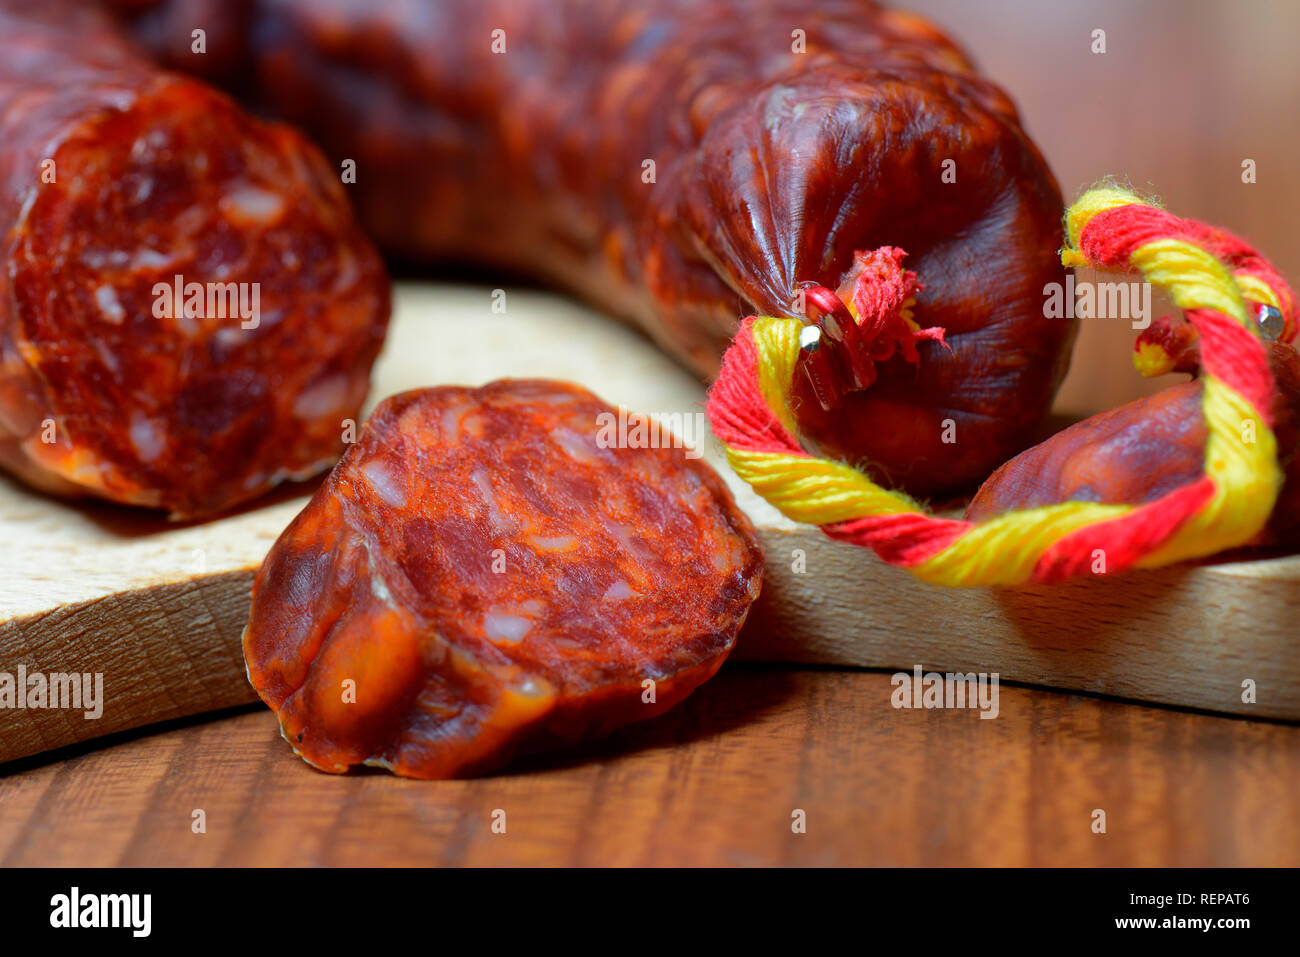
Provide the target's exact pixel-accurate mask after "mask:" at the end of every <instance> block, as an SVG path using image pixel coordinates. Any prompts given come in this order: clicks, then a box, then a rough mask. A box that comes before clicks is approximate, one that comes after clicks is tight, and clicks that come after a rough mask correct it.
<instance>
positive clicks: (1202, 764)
mask: <svg viewBox="0 0 1300 957" xmlns="http://www.w3.org/2000/svg"><path fill="white" fill-rule="evenodd" d="M891 691H892V687H891V685H890V676H889V675H888V674H885V673H879V672H865V671H839V670H791V669H780V668H766V667H759V666H748V665H746V666H740V665H728V666H727V667H725V668H724V669H723V670H722V672H721V673H720V674H719V676H718V677H717V678H716V679H715V680H714V681H712V682H710V683H708V684H706V685H704V686H703V687H702V688H701V689H700V690H699V691H698V692H696V694H695V695H694V696H693V697H691V698H690V699H689V700H688V701H687V702H686V703H685V704H684V705H683V706H682V707H680V708H678V709H676V710H675V711H672V712H669V713H668V714H666V715H664V716H662V717H661V718H659V719H656V720H654V721H651V722H648V723H646V724H643V725H639V726H632V727H630V728H627V729H624V730H623V731H622V732H620V733H618V734H617V735H616V736H615V737H613V738H611V739H608V740H606V741H604V742H601V743H599V744H596V745H594V746H590V747H588V748H587V749H585V750H584V751H582V752H579V753H575V754H572V755H568V756H565V757H564V758H560V759H555V758H551V759H547V760H542V759H534V760H532V761H530V762H529V764H528V765H527V766H526V767H524V768H519V769H516V770H515V771H513V772H512V773H509V774H501V775H497V776H494V777H488V778H482V779H478V780H470V781H438V782H421V781H406V780H400V779H396V778H393V777H390V776H388V775H386V774H382V773H362V774H354V775H349V776H333V775H327V774H322V773H320V772H317V771H314V770H312V769H311V768H309V767H308V766H307V765H305V764H303V763H302V762H301V761H299V760H298V759H297V758H296V757H294V756H293V754H292V752H291V751H290V749H289V747H288V745H287V744H285V742H284V741H282V740H281V739H280V736H279V733H278V728H277V725H276V722H275V719H274V717H273V716H272V715H271V714H270V712H268V711H265V710H263V709H260V708H259V709H256V710H253V711H248V712H244V713H240V714H238V715H235V716H227V717H223V718H221V719H220V720H209V721H204V722H200V723H194V724H190V725H187V726H185V727H180V728H175V729H172V730H168V731H166V732H164V733H161V734H156V735H151V736H140V737H136V738H133V739H131V740H128V741H125V742H122V743H119V744H116V745H115V746H113V747H109V748H99V749H94V750H88V751H85V752H84V753H79V754H77V755H76V756H73V757H67V758H63V759H60V760H53V761H50V760H48V759H47V760H46V762H45V763H34V764H29V765H25V766H23V767H22V769H21V770H19V771H17V772H16V773H11V774H9V775H8V776H6V777H3V778H0V863H2V864H4V865H10V866H12V865H59V864H66V865H203V866H213V865H218V866H222V865H318V864H325V865H377V864H401V865H428V864H438V865H457V864H467V865H489V864H506V865H566V864H576V865H606V864H609V865H676V864H681V865H779V864H794V865H874V864H893V865H922V864H936V865H1066V864H1085V865H1090V864H1097V865H1234V864H1239V865H1255V864H1267V865H1292V866H1294V865H1296V864H1300V802H1297V800H1296V795H1297V794H1298V793H1300V727H1296V726H1293V725H1285V724H1276V723H1270V722H1263V721H1247V720H1241V719H1236V718H1223V717H1214V716H1210V715H1204V714H1195V713H1190V712H1180V711H1172V710H1163V709H1158V708H1149V707H1144V706H1139V705H1133V704H1126V703H1122V702H1116V701H1107V700H1103V699H1098V698H1090V697H1083V696H1077V695H1065V694H1057V693H1054V692H1046V691H1032V690H1028V689H1023V688H1014V687H1008V686H1003V687H1002V689H1001V695H1000V713H999V715H998V717H997V718H994V719H991V720H987V719H984V720H982V719H980V718H979V717H978V714H977V712H975V711H969V710H948V711H942V710H934V711H911V710H895V709H894V708H893V707H892V705H891V703H890V695H891ZM1098 808H1100V809H1102V810H1104V811H1105V812H1106V825H1107V830H1106V833H1105V834H1094V833H1093V831H1092V822H1093V812H1094V810H1095V809H1098ZM195 809H201V810H203V812H204V814H205V816H206V833H202V834H196V833H193V831H192V829H191V822H192V820H193V813H194V811H195ZM795 809H802V810H803V811H804V812H805V814H806V821H807V829H806V833H803V834H795V833H793V832H792V828H791V822H792V814H793V812H794V811H795ZM497 810H503V811H504V812H505V833H504V834H494V833H493V830H492V821H493V813H494V812H495V811H497Z"/></svg>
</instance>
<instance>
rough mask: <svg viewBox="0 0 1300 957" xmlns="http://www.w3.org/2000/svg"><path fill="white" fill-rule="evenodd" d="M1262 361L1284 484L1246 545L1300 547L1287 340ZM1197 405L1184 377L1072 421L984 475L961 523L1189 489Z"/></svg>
mask: <svg viewBox="0 0 1300 957" xmlns="http://www.w3.org/2000/svg"><path fill="white" fill-rule="evenodd" d="M1161 321H1162V322H1163V321H1165V320H1161ZM1179 324H1180V325H1185V324H1186V323H1185V322H1184V321H1182V320H1179ZM1269 360H1270V364H1271V366H1272V369H1273V381H1274V392H1273V409H1272V412H1273V432H1274V435H1275V436H1276V437H1277V452H1278V462H1279V464H1280V465H1281V466H1282V471H1283V476H1284V480H1283V485H1282V489H1281V491H1280V492H1279V494H1278V500H1277V504H1276V505H1275V506H1274V508H1273V515H1272V517H1271V518H1270V519H1269V523H1268V525H1267V527H1266V528H1265V529H1264V531H1263V533H1262V534H1261V535H1260V537H1259V539H1258V540H1257V541H1256V542H1255V543H1253V544H1260V545H1284V546H1294V545H1296V544H1300V354H1297V352H1296V349H1295V347H1294V346H1292V345H1291V344H1290V343H1285V342H1272V343H1270V344H1269ZM1201 401H1202V386H1201V383H1200V382H1198V381H1195V380H1193V381H1191V382H1183V383H1180V384H1178V385H1175V386H1171V387H1170V388H1168V389H1164V390H1163V391H1161V392H1157V393H1156V394H1155V395H1151V396H1147V397H1145V398H1142V399H1137V400H1136V401H1133V402H1130V403H1128V404H1127V405H1122V406H1120V407H1119V408H1116V409H1110V410H1109V411H1106V412H1102V413H1099V414H1097V415H1094V416H1092V417H1091V418H1089V419H1085V420H1084V421H1082V422H1078V423H1076V424H1075V425H1072V426H1070V427H1069V428H1067V429H1064V430H1062V431H1060V432H1058V433H1057V434H1056V435H1053V436H1052V437H1051V438H1049V439H1047V440H1046V441H1045V442H1042V443H1041V444H1039V445H1036V446H1034V447H1033V448H1031V449H1027V450H1026V451H1024V452H1022V453H1021V454H1020V455H1018V456H1016V457H1015V458H1013V459H1011V461H1009V462H1007V463H1006V464H1005V465H1003V466H1002V467H1001V468H999V469H998V470H997V471H995V472H994V473H993V474H992V475H991V476H989V478H988V481H986V482H985V483H984V485H982V486H981V487H980V490H979V492H978V493H977V494H976V495H975V498H974V499H972V501H971V503H970V507H969V508H968V509H967V512H966V518H968V519H970V520H971V521H983V520H985V519H988V518H991V517H993V516H995V515H999V514H1001V513H1002V512H1006V511H1010V510H1012V509H1020V508H1034V507H1036V506H1040V505H1054V504H1056V503H1058V502H1104V503H1106V504H1145V503H1147V502H1151V501H1154V500H1155V499H1157V498H1159V497H1161V496H1163V495H1167V494H1168V493H1170V492H1172V491H1174V490H1175V489H1177V488H1180V487H1181V486H1184V485H1187V484H1189V483H1191V482H1194V481H1196V480H1197V479H1199V478H1200V477H1201V476H1202V475H1203V474H1204V470H1205V447H1206V442H1207V439H1208V436H1209V430H1208V429H1207V428H1206V424H1205V416H1204V414H1203V413H1202V411H1201Z"/></svg>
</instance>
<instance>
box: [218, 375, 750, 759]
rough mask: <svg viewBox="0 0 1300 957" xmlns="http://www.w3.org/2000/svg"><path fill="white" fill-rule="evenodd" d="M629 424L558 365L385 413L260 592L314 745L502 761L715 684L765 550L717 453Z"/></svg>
mask: <svg viewBox="0 0 1300 957" xmlns="http://www.w3.org/2000/svg"><path fill="white" fill-rule="evenodd" d="M618 415H619V413H617V412H616V411H615V410H613V409H611V408H610V407H609V406H607V405H605V404H604V403H602V402H601V401H600V400H599V399H597V398H596V397H595V396H593V395H592V394H591V393H589V392H586V391H585V390H583V389H581V388H579V387H577V386H573V385H569V384H566V383H559V382H548V381H540V380H501V381H497V382H493V383H490V384H488V385H486V386H483V387H482V388H478V389H467V388H460V387H451V386H445V387H440V388H435V389H426V390H417V391H413V392H404V393H401V394H399V395H396V396H393V397H391V398H389V399H386V400H385V401H384V402H382V403H381V404H380V405H379V407H378V408H377V409H376V410H375V412H374V414H373V415H372V416H371V417H370V419H369V420H368V421H367V422H366V425H365V427H364V429H363V430H362V432H361V434H360V435H359V436H358V439H357V442H356V444H355V445H353V446H352V447H351V448H350V449H349V450H348V451H347V452H346V454H344V456H343V458H342V460H341V461H340V462H339V464H338V465H337V466H336V467H335V469H334V470H333V471H332V472H331V473H330V475H329V476H328V477H327V478H326V480H325V482H324V484H323V485H322V486H321V488H320V489H319V490H318V491H317V493H316V495H315V497H314V498H313V499H312V500H311V502H310V503H309V504H308V505H307V507H306V508H305V509H304V510H303V511H302V513H301V514H300V515H299V516H298V517H297V518H296V519H295V520H294V521H293V523H292V524H290V526H289V527H288V529H286V530H285V532H284V534H283V535H281V536H280V539H279V540H278V541H277V542H276V543H275V545H274V547H273V548H272V549H271V552H270V554H269V555H268V556H267V559H266V561H265V562H264V563H263V565H262V568H261V570H260V571H259V572H258V575H257V578H256V581H255V583H254V586H253V608H252V614H251V617H250V619H249V624H248V628H247V630H246V631H245V633H244V655H245V660H246V662H247V664H248V676H249V679H250V681H251V682H252V684H253V687H254V688H255V689H256V690H257V692H258V694H260V695H261V696H262V699H263V700H264V701H266V703H267V704H268V705H270V706H271V707H272V708H273V709H274V710H275V711H276V712H277V713H278V715H279V718H280V726H281V729H282V731H283V733H284V736H285V738H286V740H288V741H289V742H291V743H292V744H293V746H294V748H295V750H296V751H297V752H298V753H299V754H300V755H301V756H302V757H303V758H305V759H306V760H307V761H308V762H310V763H311V764H312V765H314V766H316V767H318V768H321V769H323V770H326V771H335V772H342V771H345V770H347V769H348V768H349V767H350V766H352V765H356V764H370V765H377V766H382V767H385V768H388V769H389V770H391V771H393V772H395V773H397V774H400V775H405V776H410V777H421V778H441V777H450V776H455V775H463V774H471V773H477V772H482V771H486V770H489V769H491V768H494V767H497V766H499V765H500V764H502V763H504V762H505V761H506V760H508V759H509V757H510V756H511V755H512V754H514V753H516V752H517V751H519V750H537V749H541V748H545V747H554V746H557V745H562V744H567V743H571V742H574V741H576V740H578V739H580V738H585V737H591V736H595V735H602V734H605V733H607V732H609V731H610V730H612V729H614V728H616V727H618V726H619V725H622V724H625V723H627V722H629V721H635V720H639V719H642V718H648V717H651V716H653V715H656V714H659V713H660V712H662V711H664V710H666V709H667V708H670V707H672V706H673V705H674V704H675V703H677V702H678V701H680V700H681V699H682V698H684V697H685V696H686V695H687V694H689V693H690V692H691V691H692V690H693V689H694V688H695V687H697V686H698V685H699V684H700V683H701V682H703V681H705V680H707V679H708V678H709V677H711V676H712V675H713V673H714V672H715V671H716V670H717V669H718V667H719V666H720V665H721V664H722V661H723V659H724V658H726V656H727V654H728V653H729V652H730V650H731V647H732V645H733V643H734V642H735V639H736V632H737V631H738V629H739V628H740V626H741V624H742V623H743V622H744V620H745V616H746V614H747V612H748V609H749V607H750V604H751V603H752V602H753V601H754V599H755V598H756V597H757V595H758V591H759V587H760V585H761V579H762V569H763V558H762V551H761V549H760V546H759V544H758V541H757V538H756V536H755V534H754V530H753V528H752V526H751V525H750V523H749V520H748V519H747V518H746V517H745V516H744V514H743V513H742V512H741V511H740V510H739V509H738V508H737V507H736V505H735V503H734V501H733V500H732V498H731V494H730V492H729V491H728V490H727V488H726V486H725V484H724V483H723V482H722V480H721V479H720V478H719V477H718V475H717V474H716V473H715V472H714V471H713V470H712V469H711V468H710V467H709V466H707V465H705V464H703V463H702V462H701V461H699V460H697V459H692V458H690V457H689V456H688V455H687V454H686V453H685V452H684V451H683V450H682V449H681V448H673V447H671V443H670V442H667V441H663V440H662V439H661V441H659V442H658V443H653V444H651V447H646V446H647V444H649V443H647V442H644V441H641V440H640V439H634V438H633V437H634V436H636V435H637V432H636V430H635V429H631V430H625V435H627V436H628V441H625V442H624V443H623V444H622V445H620V444H619V442H618V441H617V439H616V438H615V437H614V436H615V431H614V429H613V428H611V426H612V423H613V421H615V419H617V416H618ZM606 430H608V431H606ZM648 434H652V433H649V432H647V435H648ZM661 437H662V433H661ZM609 439H613V440H609ZM630 444H635V445H637V446H638V447H629V445H630Z"/></svg>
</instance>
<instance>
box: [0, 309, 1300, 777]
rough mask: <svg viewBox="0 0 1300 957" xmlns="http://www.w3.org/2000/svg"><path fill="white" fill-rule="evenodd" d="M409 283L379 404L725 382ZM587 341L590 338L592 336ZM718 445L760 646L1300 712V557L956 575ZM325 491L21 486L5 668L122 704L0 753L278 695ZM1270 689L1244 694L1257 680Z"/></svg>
mask: <svg viewBox="0 0 1300 957" xmlns="http://www.w3.org/2000/svg"><path fill="white" fill-rule="evenodd" d="M491 303H492V296H491V291H490V290H488V289H481V288H474V287H464V286H447V285H444V286H437V285H432V284H404V285H402V286H401V287H400V288H399V290H398V296H397V315H396V317H395V319H394V324H393V331H392V335H391V339H390V341H389V344H388V346H387V348H386V349H385V352H384V357H383V359H382V361H381V364H380V366H379V368H378V370H377V372H376V388H375V398H374V399H373V400H372V402H373V401H378V398H379V397H381V396H384V395H389V394H392V393H394V392H399V391H402V390H404V389H408V388H413V387H416V386H418V385H422V384H426V383H430V382H452V381H459V382H469V383H480V382H484V381H487V380H489V379H491V378H494V377H497V376H502V375H527V374H533V375H542V376H554V377H557V378H564V379H572V380H575V381H578V382H582V383H584V384H586V385H588V386H589V387H591V388H593V389H594V390H595V391H596V392H598V393H600V394H602V395H604V396H606V397H607V398H609V399H611V400H612V401H615V402H617V403H620V404H623V405H625V406H626V407H628V408H631V409H635V410H638V411H643V412H651V413H665V414H666V413H692V412H699V411H700V408H701V405H700V404H701V403H702V401H703V399H704V392H703V390H702V389H701V387H700V386H699V384H698V383H696V382H695V381H694V380H693V379H692V378H691V377H690V376H688V375H687V374H686V373H685V372H683V371H682V370H680V369H678V368H677V367H676V366H674V365H673V364H672V363H671V362H670V361H669V360H668V359H666V358H665V357H663V356H662V355H660V354H659V353H658V352H657V351H656V350H655V349H654V348H653V347H652V346H651V345H650V344H649V343H648V342H646V341H645V340H643V339H642V338H640V337H639V336H638V335H637V334H636V333H634V332H632V331H631V330H629V329H625V328H622V327H620V326H617V325H615V324H613V323H610V322H608V321H606V320H605V319H603V318H602V317H600V316H598V315H596V314H594V313H591V312H589V311H587V310H584V309H583V308H582V307H580V306H577V305H575V304H573V303H571V302H568V301H566V300H563V299H561V298H559V297H556V296H551V295H547V294H544V293H539V292H526V293H512V294H511V295H510V297H509V299H508V310H507V313H506V314H505V315H504V316H502V315H499V314H494V313H492V312H491V308H490V307H491ZM575 341H580V342H582V343H584V348H582V349H574V348H571V344H572V343H573V342H575ZM700 427H701V429H703V430H704V431H703V432H702V433H701V437H702V441H701V447H702V450H703V451H704V454H705V456H706V458H707V459H709V460H710V461H711V462H712V463H713V464H714V465H715V466H717V467H718V468H719V471H720V472H721V473H722V474H723V475H724V476H725V477H726V479H727V481H728V483H729V485H730V487H731V488H732V490H733V492H734V493H735V495H736V497H737V500H738V501H739V502H740V503H741V506H742V507H743V508H744V509H745V510H746V511H747V512H748V513H749V514H750V516H751V517H752V518H753V519H754V520H755V523H756V525H757V526H758V527H759V530H760V534H761V535H762V537H763V540H764V544H765V546H766V549H767V553H768V556H769V571H768V574H767V577H766V580H765V584H764V591H763V597H762V599H761V600H760V602H759V604H758V605H757V606H756V607H755V609H754V611H753V613H752V615H751V622H750V623H749V625H748V626H747V627H746V629H745V632H744V634H743V635H742V638H741V643H740V646H739V650H738V655H739V656H740V657H742V658H748V659H751V660H760V661H789V662H804V663H821V664H848V665H861V666H866V667H889V668H911V667H912V666H913V665H914V664H921V665H923V666H924V667H927V668H931V667H934V668H939V669H940V670H952V671H962V672H968V671H977V672H978V671H988V672H994V671H996V672H998V673H999V674H1001V675H1002V676H1003V677H1004V678H1005V679H1007V680H1015V681H1021V682H1026V683H1032V684H1038V685H1043V686H1048V687H1059V688H1070V689H1076V690H1083V691H1091V692H1098V693H1104V694H1111V695H1117V696H1122V697H1128V698H1135V699H1139V700H1147V701H1157V702H1162V703H1168V704H1177V705H1185V706H1190V707H1196V708H1203V709H1208V710H1215V711H1227V712H1236V713H1241V714H1248V715H1253V716H1266V717H1277V718H1294V719H1300V657H1298V656H1296V655H1295V654H1294V635H1295V626H1294V622H1295V621H1296V620H1297V619H1300V558H1297V557H1290V558H1280V559H1275V560H1270V561H1258V562H1242V563H1231V564H1226V565H1216V566H1207V567H1200V568H1177V569H1170V570H1164V571H1159V572H1152V573H1135V574H1131V575H1126V576H1123V577H1121V578H1118V579H1100V580H1095V581H1089V582H1081V583H1077V584H1073V585H1069V586H1066V587H1064V588H1059V589H1051V588H1017V589H988V588H984V589H971V590H952V589H944V588H938V587H935V586H931V585H926V584H923V583H920V582H917V581H916V580H914V579H913V578H912V576H911V575H909V574H908V573H907V572H904V571H900V570H898V569H895V568H891V567H889V566H886V565H884V564H882V563H881V562H879V561H878V560H876V558H875V557H874V556H873V555H872V554H870V553H869V552H867V551H865V550H863V549H859V548H854V547H852V546H849V545H844V544H840V543H835V542H831V541H829V540H828V539H826V538H825V536H823V535H822V534H821V533H820V532H818V531H817V530H816V529H814V528H811V527H808V526H798V525H795V524H794V523H792V522H790V521H788V520H786V519H785V518H784V517H782V516H781V515H780V514H779V513H777V512H776V511H775V510H774V509H772V508H771V506H769V505H767V503H766V502H763V501H761V500H760V499H758V498H757V496H755V495H754V493H753V492H752V491H751V490H750V489H749V488H748V487H746V486H745V485H744V484H743V483H741V482H740V481H739V480H738V479H736V477H735V476H734V474H733V473H732V472H731V471H730V469H729V468H727V466H726V465H725V463H724V462H723V461H722V459H721V454H720V449H719V448H718V446H717V443H716V442H715V441H713V440H712V438H711V437H710V436H709V435H708V433H707V424H706V423H705V422H703V421H702V419H701V421H700ZM313 488H314V485H313V483H305V484H300V485H297V486H293V487H290V488H288V489H285V490H284V491H282V492H281V493H280V494H278V495H277V496H275V497H273V498H272V499H271V500H270V501H269V502H267V503H259V505H258V507H254V508H247V509H245V510H243V511H242V512H240V513H238V514H235V515H232V516H229V517H226V518H223V519H221V520H219V521H215V522H208V523H205V524H198V525H187V526H177V525H172V524H169V523H167V522H165V521H162V520H160V519H157V518H154V517H150V516H148V515H141V514H140V513H138V512H134V511H131V510H128V509H122V508H115V507H113V506H110V505H104V504H81V505H77V506H70V505H68V504H67V503H63V502H57V501H54V500H51V499H47V498H44V497H42V496H39V495H36V494H34V493H32V492H29V491H26V490H25V489H22V488H20V487H18V486H17V485H14V484H12V483H6V484H4V485H0V520H2V521H3V523H4V527H5V530H6V532H7V534H8V536H9V541H10V543H11V545H13V546H16V547H11V548H9V549H5V550H3V551H0V671H4V672H8V673H10V674H15V673H16V672H17V669H18V667H19V666H22V667H24V668H26V670H27V672H28V673H37V672H39V673H42V674H49V673H55V672H59V673H66V672H78V673H82V674H91V675H93V674H96V673H98V674H102V675H103V676H104V678H103V680H104V686H105V697H106V704H105V709H104V713H103V716H102V717H101V718H99V719H96V720H86V719H85V718H84V717H83V716H82V715H83V712H82V711H80V710H56V709H47V710H32V709H0V762H2V761H6V760H12V759H14V758H19V757H23V756H25V755H29V754H34V753H37V752H39V751H42V750H46V749H48V748H53V747H59V746H61V745H66V744H70V743H74V742H77V741H82V740H86V739H89V738H93V737H97V736H100V735H103V734H110V733H113V732H116V731H121V730H124V729H128V728H133V727H140V726H143V725H146V724H150V723H153V722H157V721H163V720H168V719H171V718H177V717H182V716H185V715H190V714H196V713H201V712H203V711H209V710H213V709H217V708H223V707H229V706H232V705H236V704H240V703H244V702H248V701H252V700H256V698H255V695H254V694H253V692H252V689H251V688H250V687H249V685H248V682H247V680H246V678H245V675H244V667H243V660H242V654H241V650H240V646H239V643H240V636H241V634H242V632H243V628H244V625H245V623H246V622H247V618H248V603H249V589H250V586H251V582H252V576H253V574H254V570H255V569H256V567H257V566H258V564H259V563H260V562H261V560H262V558H263V556H264V555H265V553H266V551H267V549H269V548H270V546H271V543H272V542H274V541H275V539H276V537H277V536H278V535H279V534H280V532H281V531H282V530H283V528H284V527H285V526H286V525H287V524H288V522H289V521H290V519H291V518H292V517H293V516H294V515H295V514H296V513H297V512H298V511H299V510H300V509H301V507H302V505H303V504H304V503H305V501H306V497H307V496H308V495H309V494H310V492H311V491H312V489H313ZM1246 679H1250V680H1252V681H1254V682H1255V683H1256V685H1257V686H1258V693H1257V699H1256V700H1255V701H1254V702H1250V703H1245V702H1243V701H1242V700H1241V693H1242V682H1243V681H1244V680H1246Z"/></svg>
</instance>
